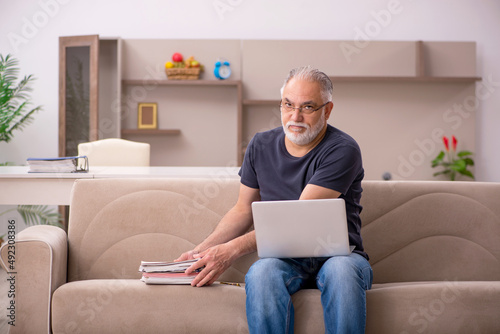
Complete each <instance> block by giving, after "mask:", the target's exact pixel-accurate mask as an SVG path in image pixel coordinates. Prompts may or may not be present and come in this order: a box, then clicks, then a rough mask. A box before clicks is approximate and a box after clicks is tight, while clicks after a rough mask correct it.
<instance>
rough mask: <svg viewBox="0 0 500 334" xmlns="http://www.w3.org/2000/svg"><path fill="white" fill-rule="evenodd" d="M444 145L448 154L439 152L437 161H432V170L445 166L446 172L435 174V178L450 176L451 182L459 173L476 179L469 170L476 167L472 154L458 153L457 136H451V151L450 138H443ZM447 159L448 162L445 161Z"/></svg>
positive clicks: (466, 152)
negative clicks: (442, 175)
mask: <svg viewBox="0 0 500 334" xmlns="http://www.w3.org/2000/svg"><path fill="white" fill-rule="evenodd" d="M443 144H444V148H445V149H446V153H445V152H444V151H441V152H439V154H438V156H437V157H436V159H434V160H432V168H434V167H437V166H443V167H444V170H442V171H440V172H437V173H434V176H438V175H441V174H444V175H448V176H449V178H450V180H451V181H454V180H455V177H456V175H457V173H459V174H462V175H465V176H467V177H470V178H472V179H474V175H473V174H472V173H471V172H470V171H469V170H467V168H468V167H469V166H474V160H472V158H471V157H470V156H471V155H472V152H470V151H460V152H458V153H457V138H455V136H451V150H450V146H449V144H450V143H449V141H448V137H446V136H443ZM445 157H446V158H447V161H445Z"/></svg>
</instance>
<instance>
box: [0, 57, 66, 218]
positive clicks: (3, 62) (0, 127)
mask: <svg viewBox="0 0 500 334" xmlns="http://www.w3.org/2000/svg"><path fill="white" fill-rule="evenodd" d="M17 65H18V61H17V60H16V59H14V58H12V57H11V55H7V56H6V57H4V56H3V55H1V54H0V142H1V141H4V142H7V143H8V142H9V141H10V140H11V139H12V138H13V136H14V132H15V131H16V130H22V129H23V128H24V127H26V126H27V125H28V124H29V123H30V122H31V121H32V120H33V114H34V113H35V112H37V111H39V110H42V107H41V106H38V107H35V108H31V107H30V105H31V102H30V94H29V92H31V88H30V83H31V82H32V81H33V80H34V79H35V78H34V77H33V75H28V76H24V78H22V79H21V80H19V82H18V74H19V68H18V67H17ZM0 165H3V166H6V165H12V163H9V162H4V163H0ZM13 210H17V211H18V212H19V214H20V215H21V217H22V218H23V220H24V221H25V223H26V225H34V224H48V225H55V226H59V227H62V224H61V223H60V221H61V216H60V214H59V213H57V212H53V211H51V210H50V209H48V206H46V205H18V206H17V208H16V209H10V210H7V211H5V212H3V213H0V215H3V214H5V213H7V212H10V211H13Z"/></svg>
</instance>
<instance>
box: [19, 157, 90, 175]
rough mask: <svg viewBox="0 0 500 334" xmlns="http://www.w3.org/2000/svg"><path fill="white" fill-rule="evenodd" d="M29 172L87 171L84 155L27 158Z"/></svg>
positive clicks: (87, 164) (87, 165)
mask: <svg viewBox="0 0 500 334" xmlns="http://www.w3.org/2000/svg"><path fill="white" fill-rule="evenodd" d="M26 162H27V164H28V167H29V169H28V172H29V173H76V172H88V170H89V162H88V159H87V157H86V156H79V157H63V158H28V159H27V160H26Z"/></svg>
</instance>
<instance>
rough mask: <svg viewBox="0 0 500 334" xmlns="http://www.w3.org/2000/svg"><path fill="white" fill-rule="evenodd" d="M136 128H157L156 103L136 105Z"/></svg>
mask: <svg viewBox="0 0 500 334" xmlns="http://www.w3.org/2000/svg"><path fill="white" fill-rule="evenodd" d="M137 128H138V129H157V128H158V104H157V103H139V104H138V107H137Z"/></svg>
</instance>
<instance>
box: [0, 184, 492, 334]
mask: <svg viewBox="0 0 500 334" xmlns="http://www.w3.org/2000/svg"><path fill="white" fill-rule="evenodd" d="M238 187H239V181H238V180H234V179H231V180H228V179H223V178H220V179H216V178H213V179H141V180H139V179H127V180H122V179H103V180H79V181H77V182H76V184H75V186H74V188H73V193H72V198H71V210H70V220H69V230H68V234H67V235H66V233H65V232H63V230H62V229H59V228H56V227H51V226H33V227H30V228H27V229H26V230H23V231H22V232H20V233H18V236H17V243H16V270H17V272H18V275H17V278H16V279H17V281H16V283H17V286H16V299H15V302H16V326H15V327H11V332H12V333H14V332H15V333H42V332H50V331H52V332H54V333H247V332H248V329H247V324H246V316H245V290H244V287H242V286H234V285H224V284H214V285H212V286H209V287H202V288H194V287H191V286H183V285H177V286H173V285H169V286H165V285H162V286H151V285H146V284H144V283H142V282H141V281H140V280H139V277H140V274H139V273H138V272H137V269H138V266H139V263H140V261H141V260H171V259H174V258H176V257H177V256H178V255H179V254H180V253H182V252H183V251H186V250H188V249H191V248H192V247H193V246H194V245H196V244H197V243H199V242H200V241H202V240H203V238H204V237H205V236H206V235H208V234H209V233H210V232H211V230H212V229H213V228H214V226H215V225H216V224H217V222H218V221H219V219H220V218H221V217H222V215H224V213H225V212H226V211H227V210H228V209H229V208H230V207H231V206H232V205H233V204H234V203H235V201H236V198H237V194H238ZM363 188H364V192H363V198H362V204H363V206H364V209H363V211H362V219H363V230H362V235H363V237H364V242H365V247H366V250H367V252H368V254H369V255H370V258H371V259H370V261H371V263H372V266H373V270H374V285H373V289H372V290H370V291H368V293H367V333H377V334H378V333H384V334H387V333H398V334H399V333H499V332H500V316H499V315H500V184H490V183H478V182H409V181H408V182H406V181H404V182H402V181H401V182H397V181H394V182H393V181H387V182H385V181H365V182H364V184H363ZM6 255H7V252H6V249H5V247H4V248H3V250H2V257H3V259H4V261H5V260H6ZM256 258H257V257H256V255H255V254H252V255H250V256H247V257H245V258H242V259H240V261H238V262H237V263H235V264H234V265H233V267H232V268H230V269H229V270H228V271H227V272H226V273H225V274H224V275H223V277H221V278H220V279H221V280H223V281H229V282H241V283H242V282H244V275H245V272H246V271H247V269H248V268H249V266H250V265H251V264H252V262H254V261H255V260H256ZM293 299H294V305H295V309H296V323H295V329H296V333H308V334H309V333H323V332H324V327H323V319H322V310H321V303H320V294H319V292H318V291H317V290H303V291H300V292H298V293H297V294H295V295H294V296H293Z"/></svg>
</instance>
